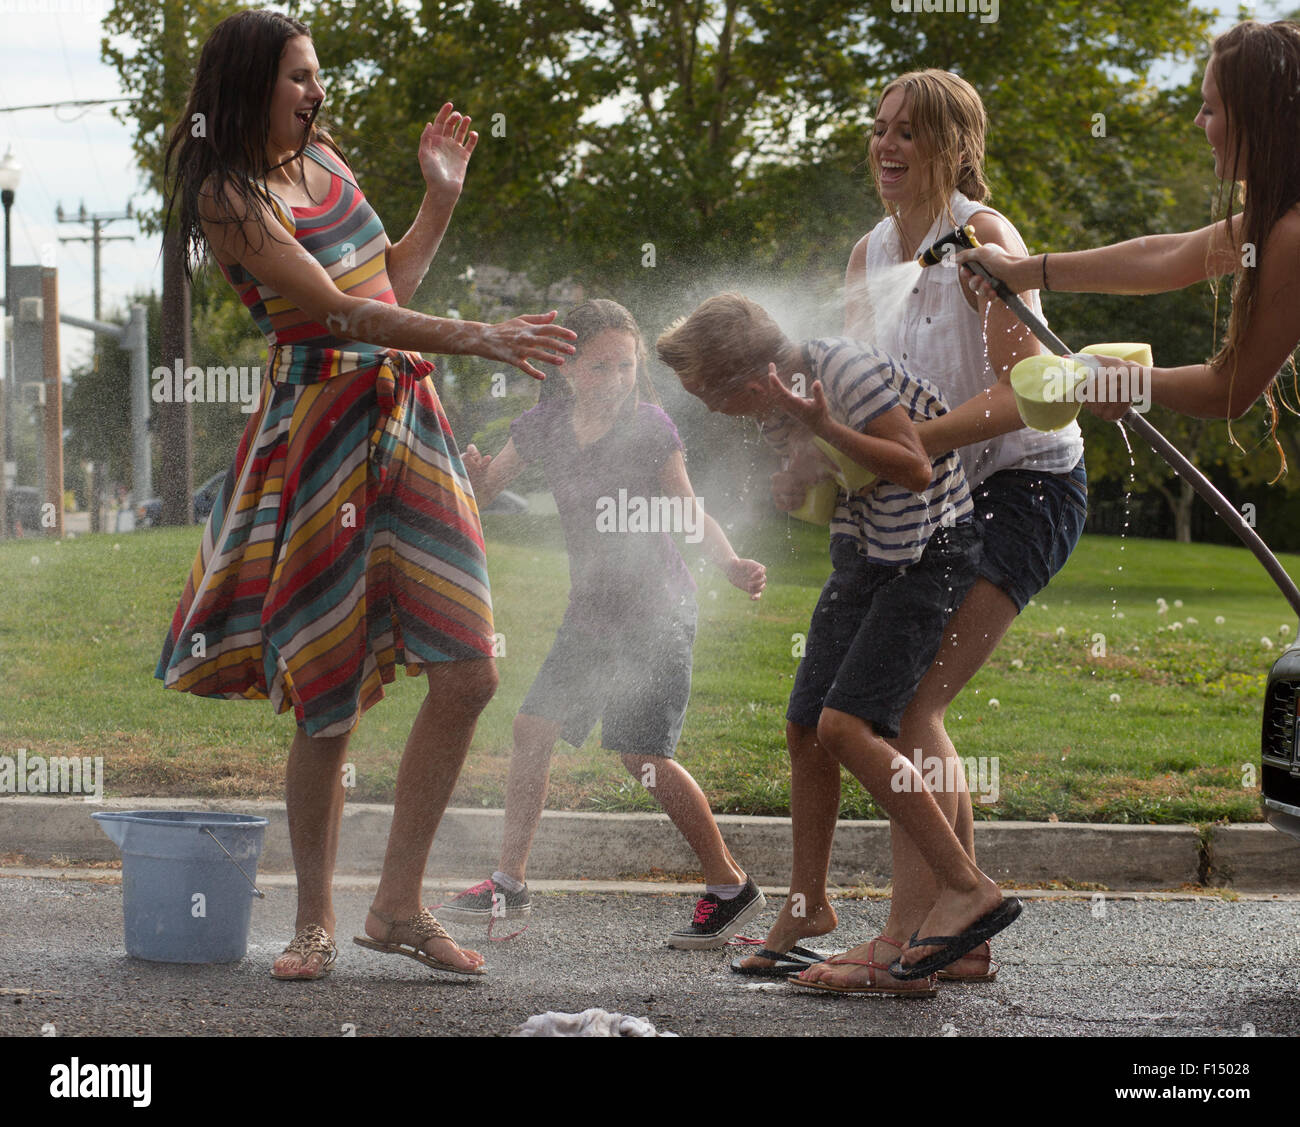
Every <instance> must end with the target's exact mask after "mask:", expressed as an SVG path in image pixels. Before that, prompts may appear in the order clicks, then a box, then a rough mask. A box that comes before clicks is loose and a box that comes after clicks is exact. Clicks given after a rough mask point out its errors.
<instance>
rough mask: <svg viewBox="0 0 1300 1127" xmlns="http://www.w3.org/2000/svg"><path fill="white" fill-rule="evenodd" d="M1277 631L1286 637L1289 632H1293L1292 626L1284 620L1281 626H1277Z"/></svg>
mask: <svg viewBox="0 0 1300 1127" xmlns="http://www.w3.org/2000/svg"><path fill="white" fill-rule="evenodd" d="M1277 632H1278V633H1279V634H1281V635H1282V637H1284V638H1285V637H1286V636H1287V635H1288V634H1290V633H1291V627H1290V626H1288V625H1287V624H1286V623H1285V622H1284V623H1282V625H1281V626H1279V627H1278V628H1277Z"/></svg>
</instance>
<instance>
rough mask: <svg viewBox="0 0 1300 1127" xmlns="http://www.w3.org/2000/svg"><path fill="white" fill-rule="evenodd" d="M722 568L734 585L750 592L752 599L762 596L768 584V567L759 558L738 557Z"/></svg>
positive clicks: (728, 580)
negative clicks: (744, 558) (745, 558)
mask: <svg viewBox="0 0 1300 1127" xmlns="http://www.w3.org/2000/svg"><path fill="white" fill-rule="evenodd" d="M722 570H723V573H724V574H725V575H726V577H727V582H729V583H730V584H731V585H732V586H733V587H739V588H740V589H741V590H742V591H746V592H748V594H749V597H750V598H751V599H759V598H762V596H763V588H764V587H766V586H767V568H765V567H764V566H763V565H762V564H761V563H759V562H758V560H742V559H740V558H739V557H736V558H735V559H732V560H729V561H728V562H727V563H726V564H724V565H723V568H722Z"/></svg>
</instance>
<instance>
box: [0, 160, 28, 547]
mask: <svg viewBox="0 0 1300 1127" xmlns="http://www.w3.org/2000/svg"><path fill="white" fill-rule="evenodd" d="M22 171H23V169H22V165H20V164H19V163H18V161H17V160H16V159H15V158H14V151H13V147H12V146H10V148H9V150H8V152H6V153H5V155H4V159H3V160H0V202H3V203H4V209H5V311H4V316H5V326H4V328H5V331H4V334H3V335H4V350H5V354H4V369H5V384H6V385H7V386H5V387H3V388H0V414H3V417H4V426H3V428H0V538H3V537H4V536H5V535H6V533H7V532H8V530H9V529H8V525H9V504H8V496H7V493H8V484H7V482H6V481H5V462H6V461H7V460H8V458H9V453H10V451H11V450H12V449H13V433H14V432H13V413H14V412H13V407H14V394H13V392H14V388H15V387H16V386H17V385H16V384H15V382H14V353H13V331H12V329H11V328H10V326H11V325H12V324H13V312H14V311H13V285H12V283H11V281H10V277H9V261H10V258H11V256H12V253H13V250H12V248H13V239H12V238H10V234H9V212H10V209H11V208H12V207H13V206H14V193H15V192H16V191H17V189H18V181H19V179H20V178H21V176H22Z"/></svg>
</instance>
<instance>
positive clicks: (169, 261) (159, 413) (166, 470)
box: [153, 0, 194, 525]
mask: <svg viewBox="0 0 1300 1127" xmlns="http://www.w3.org/2000/svg"><path fill="white" fill-rule="evenodd" d="M185 27H186V17H185V3H184V0H164V3H163V44H164V47H163V51H164V54H163V81H162V111H163V112H162V119H163V121H164V122H165V123H170V122H174V121H178V120H179V119H180V117H181V114H182V113H183V112H184V110H185V91H186V87H187V84H188V80H189V76H190V74H191V66H192V60H191V59H190V58H189V53H188V48H187V45H186V40H185ZM164 137H165V131H164ZM185 254H186V248H185V245H184V243H183V241H182V239H181V233H180V224H179V222H178V221H177V219H176V217H174V216H173V218H172V223H171V225H170V226H169V227H168V228H167V229H166V230H165V231H163V248H162V260H163V292H162V310H161V315H162V317H161V319H162V325H161V330H162V332H161V336H162V363H163V364H164V365H165V366H170V365H172V364H175V363H179V364H180V365H181V367H182V368H184V367H186V366H187V365H188V364H189V362H190V286H189V282H188V280H187V279H186V277H185ZM155 407H156V409H155V411H154V415H153V417H154V419H155V420H156V424H157V425H156V430H155V433H156V434H157V436H158V439H159V443H160V445H159V455H160V458H159V460H160V462H161V463H162V464H161V466H160V467H159V469H160V471H161V481H160V485H161V488H160V489H159V496H161V498H162V503H163V507H162V523H163V524H165V525H179V524H193V523H194V502H193V500H192V499H191V493H192V491H193V489H194V418H193V415H192V414H191V411H190V404H189V403H159V404H156V405H155Z"/></svg>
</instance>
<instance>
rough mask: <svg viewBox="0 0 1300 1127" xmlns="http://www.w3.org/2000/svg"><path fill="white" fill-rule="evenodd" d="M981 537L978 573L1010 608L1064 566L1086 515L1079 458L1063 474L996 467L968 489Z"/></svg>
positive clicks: (1084, 483)
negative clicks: (981, 480) (1006, 599)
mask: <svg viewBox="0 0 1300 1127" xmlns="http://www.w3.org/2000/svg"><path fill="white" fill-rule="evenodd" d="M971 501H972V502H974V504H975V522H976V523H977V524H978V525H979V526H980V533H981V534H982V535H983V538H984V559H983V562H982V563H981V564H980V575H982V576H983V577H984V578H985V579H987V580H988V581H989V582H990V583H992V584H993V586H994V587H997V588H998V589H999V590H1001V591H1003V592H1004V593H1005V594H1006V596H1007V598H1009V599H1010V600H1011V601H1012V602H1013V603H1015V604H1016V612H1017V613H1019V612H1020V611H1022V610H1024V609H1025V605H1026V604H1027V603H1028V602H1029V600H1030V599H1032V598H1033V597H1034V596H1035V595H1037V594H1038V592H1039V591H1041V590H1042V589H1043V588H1044V587H1046V586H1047V583H1048V581H1049V580H1050V579H1051V578H1052V576H1054V575H1055V574H1056V573H1057V572H1058V571H1060V570H1061V568H1063V567H1064V566H1065V561H1066V560H1068V559H1069V558H1070V553H1071V552H1073V551H1074V546H1075V545H1076V544H1077V543H1078V542H1079V537H1080V536H1081V535H1083V523H1084V521H1085V520H1087V518H1088V471H1087V470H1086V469H1085V468H1084V465H1083V459H1082V458H1080V459H1079V463H1078V465H1076V466H1075V467H1074V469H1073V470H1071V471H1070V472H1069V473H1068V474H1051V473H1040V472H1039V471H1037V470H999V471H998V472H997V473H995V474H993V476H992V477H990V478H988V479H987V480H986V481H984V482H983V483H982V484H981V485H980V487H979V488H978V489H975V490H973V491H972V492H971Z"/></svg>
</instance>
